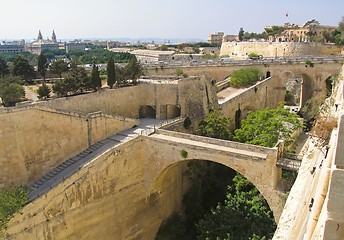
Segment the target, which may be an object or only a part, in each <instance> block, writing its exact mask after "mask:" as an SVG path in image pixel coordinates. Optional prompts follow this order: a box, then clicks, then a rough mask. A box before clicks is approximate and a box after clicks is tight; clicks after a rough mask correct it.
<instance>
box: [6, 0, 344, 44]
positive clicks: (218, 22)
mask: <svg viewBox="0 0 344 240" xmlns="http://www.w3.org/2000/svg"><path fill="white" fill-rule="evenodd" d="M343 10H344V1H343V0H327V1H323V0H311V1H305V0H285V1H280V0H273V1H272V0H243V1H240V0H235V1H234V0H173V1H171V0H54V1H52V0H0V39H1V40H12V39H35V38H37V35H38V31H39V30H41V32H42V35H43V38H44V39H47V38H51V35H52V31H53V30H54V31H55V33H56V36H57V39H58V40H59V39H91V38H105V39H116V38H135V39H144V38H161V39H166V40H169V39H175V38H179V39H200V40H207V37H208V34H209V33H214V32H225V34H229V35H232V34H233V35H235V34H238V32H239V29H240V28H241V27H242V28H244V30H245V31H247V32H256V33H261V32H263V31H264V27H265V26H268V25H283V24H284V23H285V22H289V21H290V22H291V23H295V24H304V23H306V22H307V21H309V20H312V19H317V20H318V21H319V22H320V24H321V25H332V26H338V23H339V22H340V21H341V20H342V17H343V16H344V11H343ZM287 13H288V16H289V17H286V14H287Z"/></svg>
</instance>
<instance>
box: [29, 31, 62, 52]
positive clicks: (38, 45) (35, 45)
mask: <svg viewBox="0 0 344 240" xmlns="http://www.w3.org/2000/svg"><path fill="white" fill-rule="evenodd" d="M64 48H65V47H64V44H63V43H58V42H57V41H56V35H55V32H54V31H53V34H52V36H51V40H49V39H47V40H43V36H42V33H41V31H39V32H38V36H37V39H36V40H35V41H34V42H32V43H28V44H26V45H25V51H27V52H30V53H32V54H40V53H41V52H42V50H45V49H64Z"/></svg>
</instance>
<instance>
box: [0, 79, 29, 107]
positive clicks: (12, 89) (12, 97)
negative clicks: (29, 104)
mask: <svg viewBox="0 0 344 240" xmlns="http://www.w3.org/2000/svg"><path fill="white" fill-rule="evenodd" d="M0 97H1V98H2V101H3V105H4V106H5V107H12V106H15V105H16V103H17V102H20V101H23V100H24V99H25V90H24V88H23V87H22V86H21V85H19V84H18V83H0Z"/></svg>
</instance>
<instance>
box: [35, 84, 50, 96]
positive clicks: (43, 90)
mask: <svg viewBox="0 0 344 240" xmlns="http://www.w3.org/2000/svg"><path fill="white" fill-rule="evenodd" d="M37 92H38V98H39V99H42V98H47V97H49V95H50V89H49V87H48V86H47V85H45V84H44V85H42V86H40V87H39V88H38V90H37Z"/></svg>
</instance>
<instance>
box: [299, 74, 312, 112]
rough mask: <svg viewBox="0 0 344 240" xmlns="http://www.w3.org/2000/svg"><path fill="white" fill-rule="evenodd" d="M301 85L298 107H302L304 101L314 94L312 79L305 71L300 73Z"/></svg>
mask: <svg viewBox="0 0 344 240" xmlns="http://www.w3.org/2000/svg"><path fill="white" fill-rule="evenodd" d="M301 76H302V85H301V99H300V108H301V109H302V108H303V107H304V106H305V104H306V102H307V101H308V100H309V99H310V98H312V97H313V96H314V91H315V84H314V80H313V79H312V78H311V77H310V76H309V75H308V74H306V73H302V74H301Z"/></svg>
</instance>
